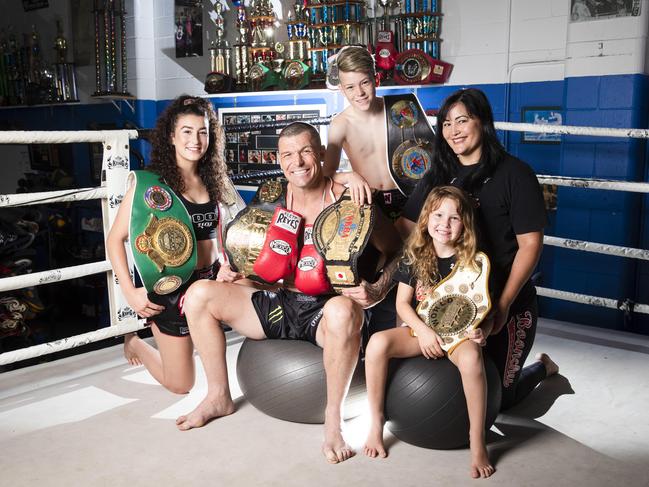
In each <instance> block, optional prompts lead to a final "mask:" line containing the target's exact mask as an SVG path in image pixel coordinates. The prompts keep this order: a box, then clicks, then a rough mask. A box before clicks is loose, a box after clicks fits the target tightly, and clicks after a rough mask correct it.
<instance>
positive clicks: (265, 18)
mask: <svg viewBox="0 0 649 487" xmlns="http://www.w3.org/2000/svg"><path fill="white" fill-rule="evenodd" d="M248 20H249V21H250V22H259V21H261V22H275V20H276V19H275V17H273V16H272V15H257V16H251V17H248Z"/></svg>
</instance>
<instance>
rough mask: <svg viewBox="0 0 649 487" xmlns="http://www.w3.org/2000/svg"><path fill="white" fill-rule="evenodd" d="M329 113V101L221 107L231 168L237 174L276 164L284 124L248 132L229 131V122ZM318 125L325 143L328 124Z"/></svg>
mask: <svg viewBox="0 0 649 487" xmlns="http://www.w3.org/2000/svg"><path fill="white" fill-rule="evenodd" d="M326 113H327V106H326V105H290V106H285V107H233V108H219V110H218V116H219V120H220V121H221V124H222V125H223V128H224V129H225V142H226V144H225V155H226V163H227V165H228V169H230V170H231V171H232V172H233V173H234V174H238V173H254V172H259V171H267V170H269V169H275V168H277V167H278V162H277V139H278V135H279V133H280V131H281V130H282V128H281V127H280V128H276V127H270V128H263V129H259V130H252V131H249V132H229V131H228V125H235V124H240V123H262V122H275V121H285V120H302V119H309V118H319V117H324V116H325V115H326ZM317 128H318V130H319V131H320V138H321V139H322V141H323V143H326V140H327V125H321V126H319V127H317ZM269 166H271V167H269ZM272 166H275V167H272Z"/></svg>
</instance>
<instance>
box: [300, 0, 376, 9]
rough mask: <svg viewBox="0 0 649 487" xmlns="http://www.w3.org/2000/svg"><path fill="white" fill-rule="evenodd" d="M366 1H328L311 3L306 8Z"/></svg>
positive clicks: (355, 3)
mask: <svg viewBox="0 0 649 487" xmlns="http://www.w3.org/2000/svg"><path fill="white" fill-rule="evenodd" d="M363 3H365V2H364V1H362V0H349V1H347V2H346V1H344V0H342V1H341V0H337V1H335V2H326V3H310V4H307V6H306V8H322V7H337V6H339V5H362V4H363Z"/></svg>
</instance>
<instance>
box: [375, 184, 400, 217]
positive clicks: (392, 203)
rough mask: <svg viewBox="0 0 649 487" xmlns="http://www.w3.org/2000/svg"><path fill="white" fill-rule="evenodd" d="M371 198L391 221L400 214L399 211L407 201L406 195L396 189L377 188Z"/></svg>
mask: <svg viewBox="0 0 649 487" xmlns="http://www.w3.org/2000/svg"><path fill="white" fill-rule="evenodd" d="M373 198H374V202H375V203H376V204H377V205H378V207H379V208H381V210H383V213H385V215H386V216H387V217H388V218H389V219H390V220H392V221H393V222H394V221H396V220H397V218H399V217H400V216H401V211H402V210H403V207H404V206H405V205H406V202H407V201H408V197H407V196H404V195H403V194H402V193H401V191H399V190H398V189H388V190H386V191H380V190H377V191H376V193H375V194H374V196H373Z"/></svg>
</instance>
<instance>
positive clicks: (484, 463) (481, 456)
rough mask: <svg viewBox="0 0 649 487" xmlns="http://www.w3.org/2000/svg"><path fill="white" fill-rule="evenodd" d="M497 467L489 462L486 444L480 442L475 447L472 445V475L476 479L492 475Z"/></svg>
mask: <svg viewBox="0 0 649 487" xmlns="http://www.w3.org/2000/svg"><path fill="white" fill-rule="evenodd" d="M494 472H495V469H494V468H493V466H492V465H491V463H490V462H489V455H488V454H487V448H486V447H485V446H484V444H482V443H479V444H478V446H476V447H474V446H473V445H471V477H473V478H474V479H480V478H482V479H486V478H487V477H491V474H493V473H494Z"/></svg>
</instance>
